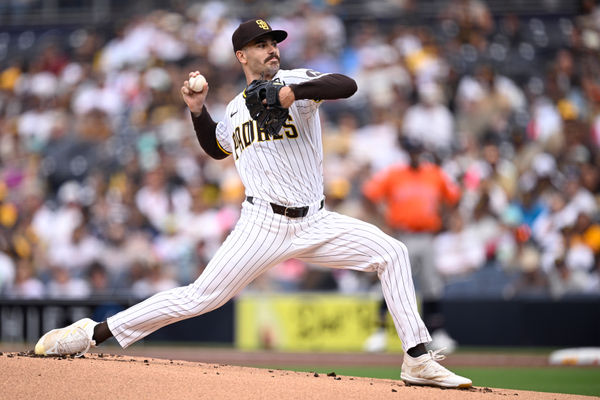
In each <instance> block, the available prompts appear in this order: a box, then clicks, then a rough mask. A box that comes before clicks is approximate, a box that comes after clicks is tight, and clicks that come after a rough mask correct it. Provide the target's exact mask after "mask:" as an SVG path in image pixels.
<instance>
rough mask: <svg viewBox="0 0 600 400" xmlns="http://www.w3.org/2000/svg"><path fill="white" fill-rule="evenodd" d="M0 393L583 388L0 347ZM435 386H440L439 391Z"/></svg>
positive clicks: (242, 394)
mask: <svg viewBox="0 0 600 400" xmlns="http://www.w3.org/2000/svg"><path fill="white" fill-rule="evenodd" d="M0 376H2V379H1V380H0V393H2V398H5V399H27V400H29V399H47V400H54V399H56V400H58V399H61V400H62V399H69V398H70V399H86V400H93V399H101V400H106V399H112V398H118V399H146V400H155V399H157V400H158V399H160V400H167V399H236V400H238V399H268V400H273V399H302V400H306V399H313V398H321V399H340V400H342V399H343V400H348V399H402V400H413V399H435V398H444V399H445V400H454V399H456V400H458V399H488V400H492V399H505V398H507V397H510V398H512V399H515V398H517V399H559V400H563V399H565V400H566V399H589V397H586V396H576V395H565V394H555V393H539V392H527V391H515V390H508V389H490V388H479V387H476V388H471V389H468V390H444V389H437V388H429V387H417V386H406V385H404V384H403V383H402V382H401V381H395V380H386V379H372V378H357V377H349V376H336V375H335V374H334V373H332V374H328V375H325V374H315V373H307V372H292V371H285V370H278V369H259V368H247V367H237V366H231V365H223V364H206V363H198V362H190V361H177V360H164V359H155V358H142V357H129V356H126V355H106V354H102V353H99V354H88V355H86V356H85V357H82V358H73V357H62V358H53V357H52V358H51V357H37V356H33V355H32V354H31V352H21V353H14V352H11V353H0ZM442 392H443V393H442Z"/></svg>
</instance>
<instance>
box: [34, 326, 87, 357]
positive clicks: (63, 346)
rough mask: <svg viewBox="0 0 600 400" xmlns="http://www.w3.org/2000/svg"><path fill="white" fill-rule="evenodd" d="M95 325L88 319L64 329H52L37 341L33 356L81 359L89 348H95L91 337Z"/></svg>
mask: <svg viewBox="0 0 600 400" xmlns="http://www.w3.org/2000/svg"><path fill="white" fill-rule="evenodd" d="M97 324H98V323H97V322H95V321H93V320H91V319H89V318H83V319H80V320H79V321H77V322H75V323H73V324H71V325H69V326H67V327H65V328H60V329H52V330H51V331H50V332H48V333H46V334H45V335H44V336H42V337H41V338H40V340H38V342H37V344H36V345H35V354H37V355H41V356H68V355H75V356H76V357H81V356H83V355H84V354H85V353H87V351H88V350H89V349H90V347H92V346H96V342H95V341H94V340H92V337H93V336H94V327H95V326H96V325H97Z"/></svg>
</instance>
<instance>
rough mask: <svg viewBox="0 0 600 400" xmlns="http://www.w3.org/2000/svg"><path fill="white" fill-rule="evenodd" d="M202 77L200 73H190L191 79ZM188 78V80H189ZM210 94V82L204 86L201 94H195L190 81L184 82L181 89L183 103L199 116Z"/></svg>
mask: <svg viewBox="0 0 600 400" xmlns="http://www.w3.org/2000/svg"><path fill="white" fill-rule="evenodd" d="M198 75H200V72H199V71H194V72H190V74H189V78H192V77H194V76H198ZM189 78H188V79H189ZM207 94H208V82H207V83H205V84H204V89H202V91H201V92H195V91H193V90H192V89H191V88H190V82H189V80H186V81H185V82H183V86H182V87H181V96H182V97H183V101H185V104H187V106H188V108H189V109H190V111H191V112H192V113H193V114H194V115H199V114H200V113H201V112H202V107H203V106H204V102H205V100H206V95H207Z"/></svg>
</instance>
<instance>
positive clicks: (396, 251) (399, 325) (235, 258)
mask: <svg viewBox="0 0 600 400" xmlns="http://www.w3.org/2000/svg"><path fill="white" fill-rule="evenodd" d="M289 258H297V259H299V260H303V261H306V262H309V263H311V264H316V265H322V266H326V267H331V268H350V269H354V270H359V271H377V275H378V277H379V279H380V281H381V286H382V289H383V295H384V298H385V301H386V303H387V305H388V309H389V311H390V314H391V315H392V319H393V321H394V324H395V327H396V331H397V332H398V336H399V337H400V339H401V340H402V343H403V347H404V349H405V350H408V349H410V348H412V347H414V346H416V345H417V344H419V343H427V342H430V341H431V337H430V336H429V332H428V331H427V328H426V327H425V324H424V323H423V321H422V319H421V317H420V315H419V313H418V310H417V303H416V297H415V290H414V285H413V280H412V276H411V268H410V261H409V257H408V251H407V249H406V246H404V244H402V243H401V242H399V241H398V240H396V239H394V238H392V237H390V236H388V235H386V234H385V233H383V232H382V231H381V230H380V229H379V228H377V227H376V226H374V225H371V224H368V223H366V222H363V221H360V220H358V219H355V218H351V217H348V216H345V215H341V214H338V213H335V212H330V211H327V210H325V209H321V210H319V204H314V205H311V207H310V210H309V212H308V215H307V216H306V217H303V218H297V219H293V218H288V217H285V216H283V215H279V214H275V213H273V211H272V210H271V207H270V205H269V204H268V203H267V202H264V201H262V200H260V199H255V202H254V204H250V203H248V202H244V203H243V205H242V213H241V216H240V219H239V221H238V223H237V224H236V226H235V229H234V230H233V231H232V232H231V233H230V234H229V236H228V237H227V239H226V240H225V242H224V243H223V244H222V246H221V247H220V248H219V250H217V252H216V254H215V256H214V257H213V259H212V260H211V261H210V262H209V263H208V265H207V266H206V268H205V270H204V272H203V273H202V274H201V275H200V277H198V279H197V280H196V281H195V282H194V283H192V284H190V285H188V286H183V287H178V288H174V289H170V290H166V291H164V292H160V293H157V294H155V295H154V296H152V297H150V298H148V299H146V300H144V301H142V302H140V303H138V304H136V305H134V306H132V307H130V308H128V309H126V310H124V311H122V312H120V313H118V314H116V315H114V316H112V317H110V318H108V320H107V322H108V326H109V328H110V331H111V332H112V333H113V335H114V336H115V338H116V339H117V341H118V342H119V344H120V345H121V346H122V347H124V348H125V347H128V346H129V345H131V344H133V343H135V342H136V341H138V340H140V339H142V338H144V337H145V336H147V335H149V334H151V333H152V332H154V331H156V330H157V329H159V328H161V327H163V326H165V325H169V324H172V323H174V322H177V321H181V320H184V319H187V318H192V317H195V316H198V315H201V314H204V313H207V312H209V311H212V310H214V309H216V308H219V307H220V306H222V305H223V304H225V303H226V302H227V301H228V300H229V299H231V298H232V297H233V296H235V295H236V294H238V293H239V292H240V291H241V290H242V289H243V288H244V287H246V286H247V285H248V284H249V283H250V282H252V281H253V280H254V279H255V278H256V277H258V276H259V275H260V274H262V273H263V272H265V271H267V270H268V269H270V268H272V267H273V266H275V265H277V264H279V263H280V262H282V261H284V260H287V259H289Z"/></svg>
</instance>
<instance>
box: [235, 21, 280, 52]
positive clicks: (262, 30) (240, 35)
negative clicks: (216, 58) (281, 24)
mask: <svg viewBox="0 0 600 400" xmlns="http://www.w3.org/2000/svg"><path fill="white" fill-rule="evenodd" d="M266 34H270V35H272V36H273V39H275V40H276V41H277V43H281V42H283V41H284V40H285V38H286V37H287V35H288V34H287V32H286V31H282V30H273V29H271V26H270V25H269V24H267V22H266V21H265V20H262V19H251V20H248V21H246V22H242V23H241V24H240V26H238V28H237V29H236V30H235V32H233V35H232V36H231V42H232V43H233V51H238V50H241V49H242V48H243V47H244V46H245V45H247V44H248V43H250V42H251V41H253V40H254V39H256V38H258V37H260V36H262V35H266Z"/></svg>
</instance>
